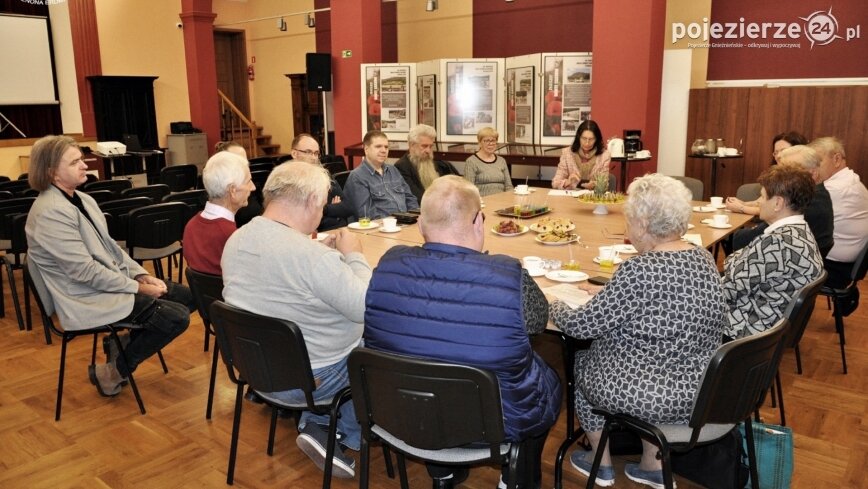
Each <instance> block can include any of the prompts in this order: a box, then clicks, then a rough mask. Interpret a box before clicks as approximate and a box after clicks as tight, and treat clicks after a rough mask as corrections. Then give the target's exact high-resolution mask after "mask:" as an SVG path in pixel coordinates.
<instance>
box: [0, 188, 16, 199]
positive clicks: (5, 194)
mask: <svg viewBox="0 0 868 489" xmlns="http://www.w3.org/2000/svg"><path fill="white" fill-rule="evenodd" d="M12 198H15V194H13V193H12V192H10V191H8V190H0V200H9V199H12Z"/></svg>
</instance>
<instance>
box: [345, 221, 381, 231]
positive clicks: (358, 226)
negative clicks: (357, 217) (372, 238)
mask: <svg viewBox="0 0 868 489" xmlns="http://www.w3.org/2000/svg"><path fill="white" fill-rule="evenodd" d="M347 227H348V228H350V229H359V230H370V229H377V228H378V227H380V225H379V224H378V223H376V222H374V221H371V224H369V225H367V226H365V227H362V225H361V224H359V223H358V222H351V223H350V224H349V225H348V226H347Z"/></svg>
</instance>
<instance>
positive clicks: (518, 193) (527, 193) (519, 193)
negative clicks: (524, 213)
mask: <svg viewBox="0 0 868 489" xmlns="http://www.w3.org/2000/svg"><path fill="white" fill-rule="evenodd" d="M512 193H514V194H515V195H530V192H516V191H514V190H513V192H512Z"/></svg>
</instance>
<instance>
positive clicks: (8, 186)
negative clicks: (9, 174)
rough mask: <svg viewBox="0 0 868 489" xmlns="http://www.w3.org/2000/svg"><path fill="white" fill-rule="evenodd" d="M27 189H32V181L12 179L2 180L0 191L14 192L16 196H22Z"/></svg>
mask: <svg viewBox="0 0 868 489" xmlns="http://www.w3.org/2000/svg"><path fill="white" fill-rule="evenodd" d="M27 190H30V182H29V181H28V180H12V181H10V182H0V192H2V191H6V192H12V193H13V194H15V195H16V196H20V195H22V194H23V193H24V192H25V191H27Z"/></svg>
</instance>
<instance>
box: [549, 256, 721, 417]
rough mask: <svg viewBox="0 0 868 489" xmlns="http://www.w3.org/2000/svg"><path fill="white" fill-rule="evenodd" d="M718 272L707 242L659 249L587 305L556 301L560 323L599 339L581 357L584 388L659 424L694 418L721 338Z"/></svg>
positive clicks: (621, 271)
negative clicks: (696, 400)
mask: <svg viewBox="0 0 868 489" xmlns="http://www.w3.org/2000/svg"><path fill="white" fill-rule="evenodd" d="M718 276H719V275H718V272H717V267H716V265H715V264H714V260H713V259H712V257H711V255H710V254H709V253H708V251H706V250H705V249H703V248H698V247H697V248H693V249H690V250H684V251H652V252H647V253H643V254H641V255H639V256H636V257H634V258H631V259H629V260H626V261H625V262H624V263H623V264H622V265H621V266H620V267H619V268H618V270H617V272H615V275H614V276H613V277H612V280H611V281H610V282H609V283H608V284H607V285H606V286H605V287H604V288H603V290H601V291H600V292H599V293H597V294H596V295H595V296H594V298H593V299H591V301H590V302H588V303H587V304H586V305H585V306H584V307H579V308H577V309H572V308H570V307H569V306H568V305H566V304H565V303H563V302H560V301H555V302H554V303H552V306H551V309H550V311H549V312H550V318H551V320H552V322H554V324H555V325H556V326H557V327H558V328H560V329H561V330H562V331H564V332H565V333H567V334H568V335H570V336H572V337H575V338H592V339H593V340H594V341H593V343H591V348H590V349H589V350H587V351H586V352H583V354H582V355H578V356H577V359H576V366H575V369H576V384H577V385H576V388H577V390H579V389H580V390H581V392H582V394H583V396H584V397H585V398H587V400H588V401H589V402H590V403H591V404H592V405H596V406H601V407H604V408H608V409H614V410H616V411H621V412H626V413H630V414H633V415H635V416H639V417H641V418H642V419H645V420H647V421H649V422H653V423H686V422H687V420H688V419H689V417H690V411H691V409H692V406H693V399H694V397H695V394H696V389H697V387H698V385H699V379H700V378H701V377H702V374H703V372H705V368H706V366H707V364H708V360H709V359H710V358H711V355H712V354H713V353H714V351H715V350H716V349H717V347H718V346H720V342H721V333H722V329H723V318H724V314H725V304H724V301H723V293H722V292H721V287H720V279H719V278H718ZM580 421H582V422H584V420H582V419H580ZM586 429H587V428H586Z"/></svg>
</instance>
